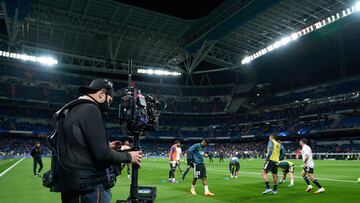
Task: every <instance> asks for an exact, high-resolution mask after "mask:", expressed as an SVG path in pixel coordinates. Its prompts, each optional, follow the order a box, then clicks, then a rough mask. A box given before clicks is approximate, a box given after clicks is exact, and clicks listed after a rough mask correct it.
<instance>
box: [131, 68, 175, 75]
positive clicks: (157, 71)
mask: <svg viewBox="0 0 360 203" xmlns="http://www.w3.org/2000/svg"><path fill="white" fill-rule="evenodd" d="M137 73H139V74H147V75H158V76H180V75H181V73H179V72H175V71H167V70H160V69H137Z"/></svg>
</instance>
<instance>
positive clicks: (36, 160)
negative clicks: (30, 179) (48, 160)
mask: <svg viewBox="0 0 360 203" xmlns="http://www.w3.org/2000/svg"><path fill="white" fill-rule="evenodd" d="M38 164H39V166H40V167H39V170H38V171H37V173H40V172H41V170H42V169H43V163H42V159H34V164H33V172H34V175H36V174H37V173H36V168H37V165H38Z"/></svg>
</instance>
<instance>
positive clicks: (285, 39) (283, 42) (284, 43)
mask: <svg viewBox="0 0 360 203" xmlns="http://www.w3.org/2000/svg"><path fill="white" fill-rule="evenodd" d="M280 42H281V45H287V44H289V42H291V38H290V37H284V38H282V39H281V40H280Z"/></svg>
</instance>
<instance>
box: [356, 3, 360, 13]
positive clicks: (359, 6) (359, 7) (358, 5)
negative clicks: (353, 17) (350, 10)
mask: <svg viewBox="0 0 360 203" xmlns="http://www.w3.org/2000/svg"><path fill="white" fill-rule="evenodd" d="M355 10H357V11H360V1H358V2H357V3H356V4H355Z"/></svg>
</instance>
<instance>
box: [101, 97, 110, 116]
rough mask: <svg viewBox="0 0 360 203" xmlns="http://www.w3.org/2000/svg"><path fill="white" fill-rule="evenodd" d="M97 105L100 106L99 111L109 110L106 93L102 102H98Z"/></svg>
mask: <svg viewBox="0 0 360 203" xmlns="http://www.w3.org/2000/svg"><path fill="white" fill-rule="evenodd" d="M98 105H99V108H100V111H101V112H106V111H108V110H109V108H110V104H109V102H108V97H107V95H106V96H105V101H104V102H103V103H98Z"/></svg>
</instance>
